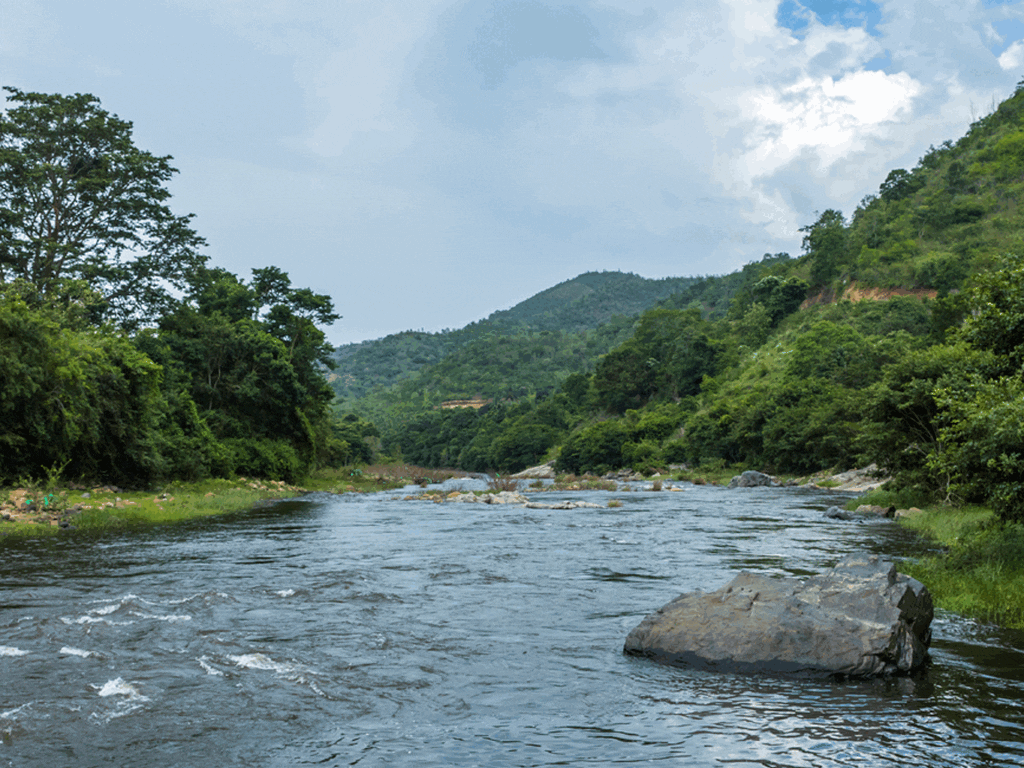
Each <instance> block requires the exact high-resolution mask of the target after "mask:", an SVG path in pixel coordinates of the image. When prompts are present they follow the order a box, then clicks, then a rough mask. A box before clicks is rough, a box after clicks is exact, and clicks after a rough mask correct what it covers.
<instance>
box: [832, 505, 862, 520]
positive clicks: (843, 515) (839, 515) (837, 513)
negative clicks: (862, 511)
mask: <svg viewBox="0 0 1024 768" xmlns="http://www.w3.org/2000/svg"><path fill="white" fill-rule="evenodd" d="M825 517H829V518H832V519H833V520H853V519H854V518H855V517H856V515H855V514H854V513H853V512H851V511H850V510H848V509H843V508H842V507H829V508H828V509H826V510H825Z"/></svg>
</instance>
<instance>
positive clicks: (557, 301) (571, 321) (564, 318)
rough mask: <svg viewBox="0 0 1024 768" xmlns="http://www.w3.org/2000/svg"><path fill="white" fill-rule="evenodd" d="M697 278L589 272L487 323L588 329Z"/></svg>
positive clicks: (633, 312) (640, 307)
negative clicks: (660, 277)
mask: <svg viewBox="0 0 1024 768" xmlns="http://www.w3.org/2000/svg"><path fill="white" fill-rule="evenodd" d="M698 280H699V278H696V277H667V278H664V279H661V280H650V279H648V278H646V277H640V276H639V275H634V274H632V273H624V272H585V273H583V274H582V275H579V276H578V277H574V278H573V279H572V280H566V281H565V282H563V283H559V284H558V285H556V286H554V287H552V288H548V289H547V290H544V291H541V292H540V293H538V294H537V295H536V296H532V297H531V298H529V299H526V300H525V301H522V302H520V303H519V304H516V305H515V306H514V307H512V308H511V309H505V310H501V311H499V312H494V313H493V314H491V315H490V316H489V317H488V318H487V321H488V322H491V323H500V324H502V325H509V324H511V325H518V326H524V327H529V328H530V329H531V330H538V331H562V332H566V331H569V332H573V331H585V330H588V329H591V328H596V327H597V326H598V325H600V324H601V323H606V322H608V321H609V320H611V319H612V318H613V317H615V316H616V315H622V316H625V317H632V316H633V315H637V314H639V313H641V312H643V311H644V310H645V309H649V308H650V307H652V306H653V305H655V304H656V303H657V302H658V301H660V300H662V299H665V298H667V297H669V296H671V295H673V294H676V293H679V292H680V291H682V290H684V289H686V288H688V287H689V286H691V285H693V284H694V283H696V282H698Z"/></svg>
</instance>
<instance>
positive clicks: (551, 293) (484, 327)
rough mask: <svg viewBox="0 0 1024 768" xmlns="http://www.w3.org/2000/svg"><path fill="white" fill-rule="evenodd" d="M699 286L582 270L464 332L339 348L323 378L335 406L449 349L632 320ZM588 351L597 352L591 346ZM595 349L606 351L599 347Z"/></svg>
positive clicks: (400, 336)
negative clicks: (335, 400)
mask: <svg viewBox="0 0 1024 768" xmlns="http://www.w3.org/2000/svg"><path fill="white" fill-rule="evenodd" d="M698 280H699V279H698V278H693V277H676V278H664V279H660V280H651V279H648V278H645V277H640V276H639V275H634V274H631V273H625V272H586V273H584V274H582V275H580V276H578V277H575V278H573V279H572V280H566V281H565V282H562V283H559V284H558V285H556V286H554V287H552V288H548V289H547V290H544V291H541V292H540V293H538V294H536V295H535V296H532V297H531V298H529V299H526V300H525V301H522V302H520V303H519V304H517V305H516V306H514V307H512V308H511V309H506V310H501V311H498V312H494V313H493V314H491V315H490V316H489V317H488V318H486V319H485V320H480V321H478V322H475V323H470V324H469V325H467V326H466V327H465V328H461V329H458V330H454V331H442V332H440V333H426V332H423V331H404V332H402V333H395V334H391V335H390V336H385V337H384V338H382V339H376V340H373V341H364V342H361V343H358V344H347V345H344V346H340V347H338V348H337V349H336V350H335V353H334V361H335V364H336V366H337V367H336V368H335V370H334V372H333V373H332V374H331V375H330V377H329V378H330V381H331V386H332V387H334V391H335V392H336V393H337V395H338V396H339V397H340V398H341V399H342V400H344V401H352V400H357V399H359V398H361V397H363V396H365V395H366V394H367V393H369V392H370V391H372V390H375V389H379V388H387V387H389V386H391V385H393V384H395V383H396V382H399V381H402V380H405V379H408V378H410V377H411V376H413V375H415V374H416V373H417V372H418V371H420V370H421V369H423V368H425V367H427V366H432V365H436V364H438V363H440V362H441V361H442V360H444V359H445V358H447V357H448V356H449V355H450V354H452V353H453V352H455V351H456V350H459V349H462V348H464V347H467V346H468V345H470V344H474V343H475V342H480V341H481V340H483V339H485V338H487V337H489V336H490V337H501V338H507V337H513V336H517V335H524V334H525V335H529V334H535V333H540V332H544V331H547V332H551V333H558V334H576V333H581V332H584V331H588V330H593V329H595V328H597V327H598V326H600V325H602V324H604V323H608V322H609V321H611V320H612V319H613V318H616V317H618V318H628V317H633V316H635V315H637V314H639V313H641V312H643V311H644V310H646V309H649V308H651V307H653V306H655V305H656V304H658V302H659V301H662V300H664V299H667V298H668V297H670V296H672V295H674V294H676V293H678V292H679V291H682V290H685V289H686V288H688V287H690V286H692V285H693V284H694V283H696V282H698ZM616 333H617V331H616ZM613 335H614V334H613ZM599 346H600V345H599ZM591 348H592V349H596V348H595V347H593V344H592V345H591ZM600 348H601V351H606V349H605V348H604V347H603V346H600ZM474 357H476V355H474ZM576 357H578V355H577V356H576Z"/></svg>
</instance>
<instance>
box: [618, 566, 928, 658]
mask: <svg viewBox="0 0 1024 768" xmlns="http://www.w3.org/2000/svg"><path fill="white" fill-rule="evenodd" d="M932 617H933V608H932V598H931V595H930V594H929V593H928V590H927V589H926V588H925V587H924V585H922V584H921V583H920V582H919V581H916V580H915V579H912V578H910V577H909V576H906V575H903V574H899V573H897V572H896V568H895V566H894V565H893V564H892V563H890V562H887V561H885V560H882V559H881V558H879V557H878V556H875V555H872V556H855V557H850V558H847V559H846V560H844V561H843V562H841V563H840V564H839V565H837V566H836V567H835V568H833V569H831V570H830V571H828V572H826V573H824V574H822V575H821V576H817V577H814V578H810V579H807V580H806V581H803V582H801V581H799V580H798V579H778V578H772V577H770V576H767V575H761V574H752V573H741V574H740V575H739V576H737V577H736V578H735V579H733V580H732V581H731V582H730V583H729V584H727V585H726V586H724V587H722V588H721V589H719V590H717V591H715V592H708V593H703V592H691V593H687V594H683V595H680V596H679V597H677V598H676V599H675V600H673V601H672V602H670V603H668V604H667V605H665V606H664V607H663V608H661V609H659V610H658V611H657V612H655V613H653V614H651V615H650V616H648V617H647V618H645V619H644V620H643V621H642V622H641V623H640V624H639V626H637V627H636V628H635V629H633V631H632V632H630V633H629V636H628V637H627V638H626V643H625V647H624V649H623V650H624V651H625V652H626V653H630V654H639V655H644V656H649V657H653V658H657V659H659V660H663V661H668V662H671V663H682V664H688V665H696V666H698V667H703V668H708V669H717V670H727V671H747V672H764V671H771V672H824V673H829V674H838V675H851V676H858V677H860V676H872V675H891V674H895V673H905V672H909V671H911V670H913V669H916V668H917V667H919V666H921V665H922V664H923V663H924V662H925V660H926V658H927V655H928V644H929V642H930V640H931V629H930V625H931V621H932Z"/></svg>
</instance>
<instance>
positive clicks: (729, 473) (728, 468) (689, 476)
mask: <svg viewBox="0 0 1024 768" xmlns="http://www.w3.org/2000/svg"><path fill="white" fill-rule="evenodd" d="M744 469H747V467H743V466H742V465H740V464H732V465H727V464H726V463H725V462H724V461H720V460H719V461H714V462H711V463H709V464H702V465H701V466H699V467H694V468H693V469H686V470H682V471H679V472H674V473H673V474H672V477H673V479H675V480H681V481H683V482H688V483H693V484H694V485H728V484H729V482H730V481H731V480H732V479H733V478H734V477H736V475H739V474H742V473H743V470H744Z"/></svg>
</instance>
